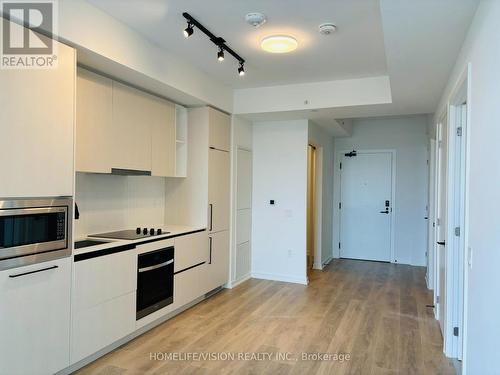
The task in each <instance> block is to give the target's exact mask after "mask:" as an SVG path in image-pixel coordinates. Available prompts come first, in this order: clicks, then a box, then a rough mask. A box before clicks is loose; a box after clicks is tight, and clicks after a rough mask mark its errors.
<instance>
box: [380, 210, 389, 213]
mask: <svg viewBox="0 0 500 375" xmlns="http://www.w3.org/2000/svg"><path fill="white" fill-rule="evenodd" d="M380 213H381V214H388V213H389V210H385V211H380Z"/></svg>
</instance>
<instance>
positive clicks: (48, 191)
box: [0, 18, 76, 197]
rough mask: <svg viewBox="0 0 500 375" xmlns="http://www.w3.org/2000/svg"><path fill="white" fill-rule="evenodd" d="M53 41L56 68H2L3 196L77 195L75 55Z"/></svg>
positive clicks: (0, 153)
mask: <svg viewBox="0 0 500 375" xmlns="http://www.w3.org/2000/svg"><path fill="white" fill-rule="evenodd" d="M0 20H1V21H2V23H3V22H7V21H5V20H4V19H3V18H0ZM54 43H55V44H57V51H58V52H57V55H58V58H57V60H58V64H57V68H54V69H8V70H7V69H0V86H1V88H2V89H1V90H0V108H1V111H0V124H1V132H0V171H2V183H1V184H0V197H44V196H69V195H73V179H74V156H73V143H74V141H73V139H74V117H75V116H74V113H75V76H76V54H75V50H74V49H73V48H71V47H68V46H66V45H64V44H62V43H59V42H57V41H54Z"/></svg>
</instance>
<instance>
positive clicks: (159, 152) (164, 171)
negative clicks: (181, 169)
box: [149, 97, 175, 177]
mask: <svg viewBox="0 0 500 375" xmlns="http://www.w3.org/2000/svg"><path fill="white" fill-rule="evenodd" d="M149 107H150V111H149V112H150V115H151V137H152V138H151V143H152V158H151V163H152V166H151V174H152V175H153V176H160V177H173V176H175V106H174V105H173V104H172V103H170V102H167V101H166V100H164V99H161V98H155V97H151V99H150V100H149Z"/></svg>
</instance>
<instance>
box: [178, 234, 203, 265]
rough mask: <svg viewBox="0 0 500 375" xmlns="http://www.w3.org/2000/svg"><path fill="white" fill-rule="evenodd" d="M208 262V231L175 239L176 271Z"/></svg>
mask: <svg viewBox="0 0 500 375" xmlns="http://www.w3.org/2000/svg"><path fill="white" fill-rule="evenodd" d="M203 262H208V235H207V232H206V231H203V232H199V233H193V234H189V235H186V236H181V237H177V238H176V239H175V262H174V272H179V271H181V270H184V269H186V268H189V267H192V266H194V265H197V264H200V263H203Z"/></svg>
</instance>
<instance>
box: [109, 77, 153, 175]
mask: <svg viewBox="0 0 500 375" xmlns="http://www.w3.org/2000/svg"><path fill="white" fill-rule="evenodd" d="M150 100H151V96H150V95H149V94H146V93H145V92H143V91H140V90H137V89H135V88H132V87H130V86H127V85H124V84H121V83H119V82H116V81H113V131H114V142H113V145H114V147H113V149H112V155H113V157H112V163H113V168H117V169H130V170H137V171H151V156H152V154H151V121H152V119H154V116H155V114H152V113H150V112H149V108H150V106H149V105H148V104H149V103H148V101H150Z"/></svg>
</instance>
